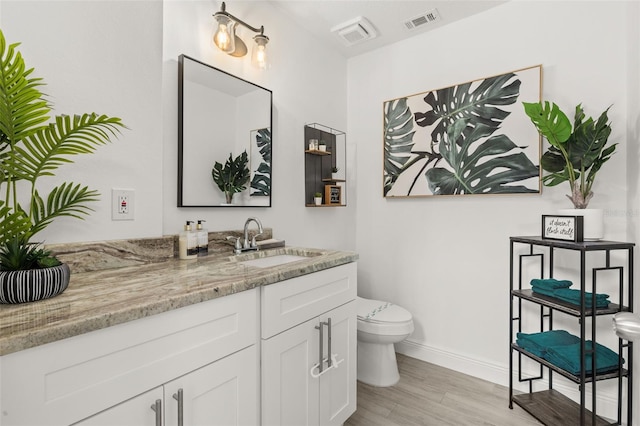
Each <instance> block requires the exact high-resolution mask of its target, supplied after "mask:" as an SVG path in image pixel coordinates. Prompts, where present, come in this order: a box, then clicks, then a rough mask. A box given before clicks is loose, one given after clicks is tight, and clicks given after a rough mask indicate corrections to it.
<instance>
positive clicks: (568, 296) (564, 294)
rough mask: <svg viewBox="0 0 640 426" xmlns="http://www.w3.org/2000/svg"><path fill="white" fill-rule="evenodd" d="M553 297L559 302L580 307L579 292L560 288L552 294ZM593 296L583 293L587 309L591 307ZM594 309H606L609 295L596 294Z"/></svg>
mask: <svg viewBox="0 0 640 426" xmlns="http://www.w3.org/2000/svg"><path fill="white" fill-rule="evenodd" d="M553 295H554V297H557V298H558V299H560V300H564V301H565V302H568V303H571V304H574V305H580V290H573V289H569V288H560V289H557V290H555V291H554V292H553ZM593 297H594V296H593V294H592V293H588V292H587V293H585V294H584V299H585V303H586V304H587V306H586V307H587V308H589V307H590V306H592V304H593ZM595 298H596V308H606V307H607V306H609V295H608V294H596V295H595Z"/></svg>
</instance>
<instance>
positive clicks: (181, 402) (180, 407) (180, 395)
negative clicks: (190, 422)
mask: <svg viewBox="0 0 640 426" xmlns="http://www.w3.org/2000/svg"><path fill="white" fill-rule="evenodd" d="M173 399H175V400H176V401H178V426H183V424H184V411H183V409H184V395H183V391H182V388H180V389H178V392H176V393H174V394H173Z"/></svg>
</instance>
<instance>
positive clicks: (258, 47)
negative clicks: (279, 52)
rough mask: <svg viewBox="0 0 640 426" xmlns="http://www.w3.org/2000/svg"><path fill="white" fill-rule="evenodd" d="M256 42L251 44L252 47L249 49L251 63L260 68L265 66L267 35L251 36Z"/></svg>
mask: <svg viewBox="0 0 640 426" xmlns="http://www.w3.org/2000/svg"><path fill="white" fill-rule="evenodd" d="M253 39H254V40H255V42H256V44H254V45H253V49H252V51H251V63H252V64H253V65H254V66H256V67H258V68H260V69H266V68H267V65H268V63H267V43H268V42H269V37H267V36H266V35H264V34H258V35H257V36H255V37H253Z"/></svg>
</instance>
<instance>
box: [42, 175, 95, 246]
mask: <svg viewBox="0 0 640 426" xmlns="http://www.w3.org/2000/svg"><path fill="white" fill-rule="evenodd" d="M99 197H100V194H99V193H98V191H96V190H92V189H89V188H88V187H86V186H80V184H74V183H67V182H65V183H63V184H62V185H59V186H57V187H55V188H53V189H52V190H51V192H50V193H49V195H48V196H47V203H46V205H45V203H44V201H43V200H42V197H40V194H38V192H37V191H36V193H35V194H34V196H33V201H32V204H31V215H32V221H33V230H34V232H33V233H34V234H35V233H36V232H38V231H41V230H43V229H44V228H45V227H46V226H47V225H49V223H51V222H52V221H53V220H54V219H55V218H58V217H62V216H67V217H74V218H76V219H84V216H88V215H89V214H90V213H91V212H92V211H93V209H92V208H90V207H87V206H86V203H89V202H92V201H98V200H99V199H100V198H99Z"/></svg>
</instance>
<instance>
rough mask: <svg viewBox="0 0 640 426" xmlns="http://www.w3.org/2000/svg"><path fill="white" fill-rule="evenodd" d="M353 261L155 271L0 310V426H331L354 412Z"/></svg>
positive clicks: (180, 266) (304, 253) (190, 265)
mask: <svg viewBox="0 0 640 426" xmlns="http://www.w3.org/2000/svg"><path fill="white" fill-rule="evenodd" d="M278 256H281V257H278ZM268 257H271V258H272V259H270V261H268V262H263V263H261V262H260V259H261V258H268ZM273 259H275V260H273ZM278 259H283V260H282V262H283V263H279V262H278ZM356 260H357V255H355V254H354V253H348V252H339V251H329V250H309V249H295V248H286V249H284V248H280V249H274V250H266V251H260V252H254V253H248V254H242V255H238V256H227V255H225V256H211V257H207V258H201V259H198V260H194V261H187V262H185V261H178V260H168V261H166V262H161V263H155V264H149V265H143V266H133V267H125V268H117V269H106V270H102V271H92V272H83V273H78V274H73V275H72V278H71V283H70V286H69V288H68V289H67V291H66V292H65V293H63V294H62V295H60V296H58V297H55V298H52V299H49V300H46V301H42V302H38V303H33V304H26V305H2V306H0V327H1V330H2V333H1V334H0V351H1V352H0V354H1V355H2V356H1V357H0V372H1V375H0V380H1V388H0V391H1V393H0V397H1V398H0V401H1V402H0V404H1V407H0V415H1V417H0V424H2V425H34V424H47V425H69V424H78V425H114V424H118V425H146V424H148V425H174V424H176V425H189V424H207V425H258V424H263V425H272V424H285V423H286V424H303V423H304V424H322V425H330V424H342V423H343V422H344V421H345V420H346V419H347V418H348V417H349V416H350V415H351V414H352V413H353V412H354V411H355V402H356V401H355V386H356V365H355V363H356V356H355V348H356V314H355V298H356V282H357V279H356V263H355V261H356ZM284 262H288V263H284ZM256 265H258V266H256ZM330 360H331V361H330ZM321 370H322V371H321Z"/></svg>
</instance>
